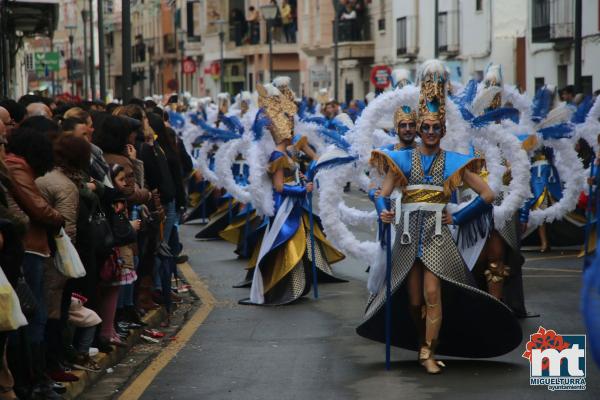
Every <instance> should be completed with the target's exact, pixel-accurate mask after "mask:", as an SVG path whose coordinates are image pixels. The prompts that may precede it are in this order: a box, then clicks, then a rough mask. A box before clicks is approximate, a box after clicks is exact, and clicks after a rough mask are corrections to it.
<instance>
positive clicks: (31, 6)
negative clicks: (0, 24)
mask: <svg viewBox="0 0 600 400" xmlns="http://www.w3.org/2000/svg"><path fill="white" fill-rule="evenodd" d="M58 5H59V0H9V1H8V7H7V10H6V11H5V12H7V14H8V15H7V25H8V26H7V28H8V29H7V31H8V32H9V33H11V34H15V33H16V32H17V31H19V32H23V35H24V36H33V35H50V33H52V32H54V30H55V29H56V26H57V24H58Z"/></svg>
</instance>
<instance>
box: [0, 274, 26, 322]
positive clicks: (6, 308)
mask: <svg viewBox="0 0 600 400" xmlns="http://www.w3.org/2000/svg"><path fill="white" fill-rule="evenodd" d="M0 310H2V312H0V332H5V331H14V330H16V329H18V328H20V327H22V326H25V325H27V318H25V315H23V312H22V311H21V304H20V303H19V298H18V297H17V294H16V293H15V291H14V289H13V287H12V286H11V284H10V283H9V282H8V279H7V278H6V275H4V271H2V268H0Z"/></svg>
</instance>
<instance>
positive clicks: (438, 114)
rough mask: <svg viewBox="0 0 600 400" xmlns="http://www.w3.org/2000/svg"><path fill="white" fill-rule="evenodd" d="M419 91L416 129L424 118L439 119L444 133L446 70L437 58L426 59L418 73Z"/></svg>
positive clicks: (418, 128)
mask: <svg viewBox="0 0 600 400" xmlns="http://www.w3.org/2000/svg"><path fill="white" fill-rule="evenodd" d="M419 81H420V84H421V92H420V93H419V111H418V112H419V116H418V120H417V130H420V129H421V124H422V123H423V121H424V120H426V119H434V120H439V121H440V122H441V124H442V134H445V133H446V84H447V82H448V72H447V71H446V69H445V68H444V64H442V62H441V61H439V60H429V61H426V62H425V63H424V64H423V66H422V67H421V71H420V73H419Z"/></svg>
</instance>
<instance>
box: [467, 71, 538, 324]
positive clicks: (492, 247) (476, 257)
mask: <svg viewBox="0 0 600 400" xmlns="http://www.w3.org/2000/svg"><path fill="white" fill-rule="evenodd" d="M465 91H466V92H467V93H464V94H463V97H462V98H461V99H460V100H459V101H458V103H459V104H460V105H459V107H464V108H468V109H465V110H463V113H462V114H463V116H464V114H468V115H469V116H470V117H473V118H475V117H479V119H484V118H485V119H487V120H490V121H491V122H492V123H494V124H500V122H501V119H502V118H504V117H510V116H511V115H518V111H517V110H516V109H514V108H510V107H505V105H504V102H503V96H502V95H503V78H502V68H501V66H500V65H497V64H490V65H489V66H488V67H487V69H486V75H485V77H484V80H483V82H482V84H481V85H480V88H479V90H477V83H476V82H475V81H470V82H469V83H468V84H467V86H466V88H465ZM471 103H472V104H471ZM488 116H491V117H493V118H491V117H490V118H488ZM494 120H495V121H494ZM498 126H500V125H498ZM481 129H486V128H485V126H481ZM501 133H502V134H504V135H512V133H511V132H508V131H506V132H505V131H501ZM511 137H513V136H511ZM513 140H514V141H515V143H516V144H518V143H519V142H518V139H517V138H516V137H514V139H513ZM478 151H479V150H478V149H475V153H476V154H477V153H478ZM503 164H504V165H505V166H506V169H505V171H504V176H503V177H502V181H503V187H502V189H501V190H500V191H499V193H498V194H497V196H496V199H495V201H494V206H495V207H499V206H500V205H501V203H502V200H503V198H504V196H505V192H507V191H508V184H509V182H510V180H511V179H512V178H511V175H510V165H507V161H506V159H503ZM489 173H490V171H488V170H487V169H484V170H483V171H482V174H481V176H482V177H484V179H487V175H488V174H489ZM473 194H474V193H473V192H472V190H470V189H468V188H467V190H461V191H459V196H460V197H462V196H465V197H467V198H468V197H469V196H472V195H473ZM503 222H504V221H503ZM498 226H499V228H498ZM523 231H524V224H523V223H521V222H520V220H519V212H518V209H515V210H514V212H513V215H512V217H510V218H509V219H508V220H507V221H505V222H504V223H503V224H498V225H496V226H494V225H491V224H490V225H488V231H487V232H486V233H485V234H484V235H483V237H481V238H480V240H481V243H480V244H479V245H478V244H473V245H472V246H470V247H471V248H470V250H469V252H475V254H472V255H471V254H469V255H470V257H469V259H473V263H474V267H473V273H474V274H475V278H476V279H477V281H478V282H479V283H480V287H481V288H482V289H485V290H487V291H488V293H489V294H491V295H492V296H494V297H496V298H497V299H500V300H504V302H505V304H507V305H508V306H509V307H510V308H511V309H512V310H513V311H514V312H515V314H516V315H517V316H519V317H525V316H526V315H527V311H526V309H525V302H524V294H523V278H522V272H521V267H522V266H523V264H524V263H525V258H524V257H523V255H522V254H521V241H520V238H521V234H522V233H523ZM463 255H464V254H463ZM465 259H467V258H465ZM467 264H469V261H468V262H467Z"/></svg>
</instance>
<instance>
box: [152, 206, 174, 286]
mask: <svg viewBox="0 0 600 400" xmlns="http://www.w3.org/2000/svg"><path fill="white" fill-rule="evenodd" d="M163 206H164V208H165V224H164V225H163V240H162V241H163V242H165V243H167V244H169V242H170V240H171V235H172V234H173V229H174V228H175V224H177V221H178V218H179V215H178V214H177V206H176V205H175V200H173V201H171V202H170V203H167V204H164V205H163ZM170 248H171V254H173V255H175V250H177V249H174V248H173V247H170ZM161 259H162V257H160V256H156V262H155V265H156V268H155V269H154V288H155V289H160V288H161V287H162V283H161V281H162V278H161V274H160V264H161V262H162V261H161ZM169 279H170V278H169ZM169 282H170V281H169ZM169 284H170V283H169Z"/></svg>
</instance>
